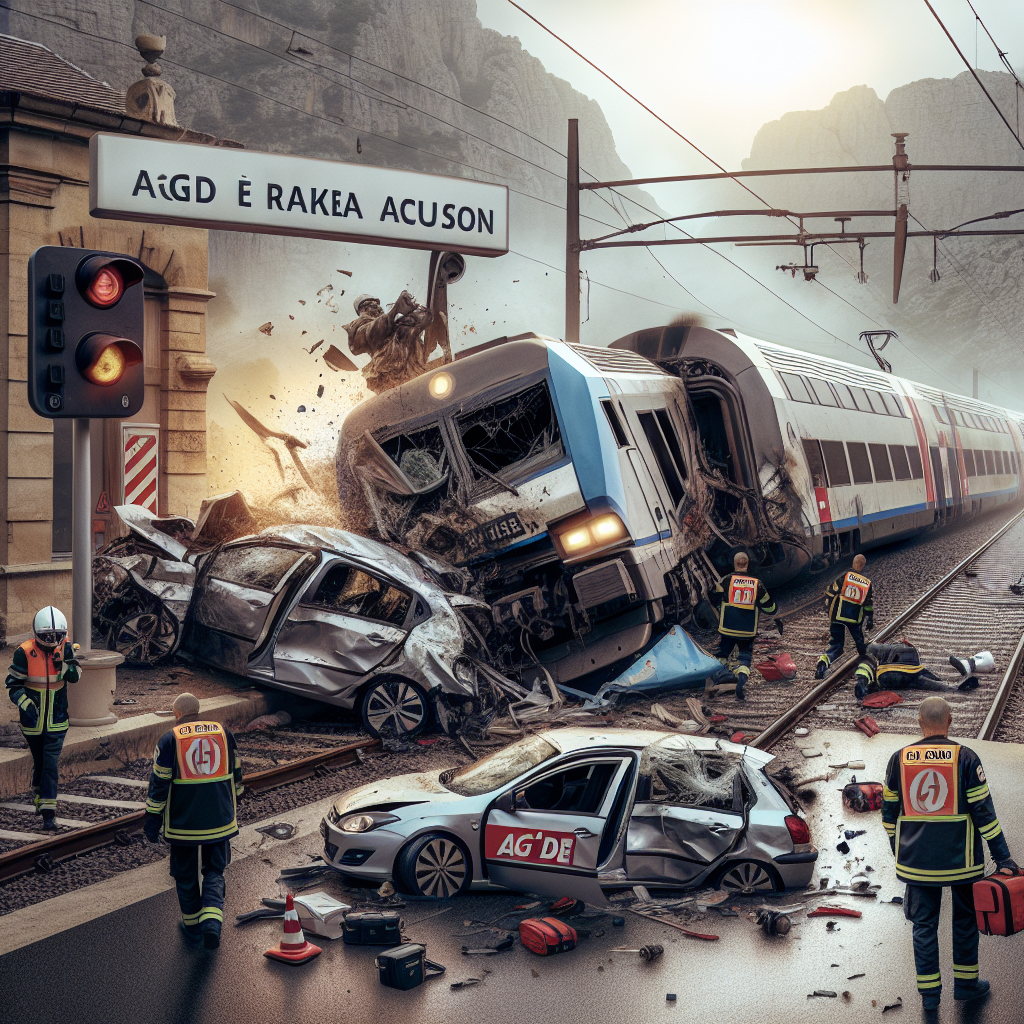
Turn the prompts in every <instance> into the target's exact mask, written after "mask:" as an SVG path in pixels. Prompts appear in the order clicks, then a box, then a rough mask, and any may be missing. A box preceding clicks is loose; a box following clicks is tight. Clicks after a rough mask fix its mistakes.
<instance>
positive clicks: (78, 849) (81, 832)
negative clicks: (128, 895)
mask: <svg viewBox="0 0 1024 1024" xmlns="http://www.w3.org/2000/svg"><path fill="white" fill-rule="evenodd" d="M379 746H380V740H371V739H366V740H357V741H356V742H355V743H348V744H346V745H345V746H343V747H335V748H334V749H332V750H324V751H321V752H320V753H318V754H310V755H309V756H308V757H302V758H299V759H298V760H295V761H288V762H286V763H285V764H282V765H279V766H278V767H275V768H268V769H267V770H266V771H262V772H253V773H252V774H251V775H244V776H243V777H242V784H243V785H244V786H245V787H246V788H248V789H251V790H254V791H256V792H262V791H265V790H270V789H277V788H278V787H279V786H287V785H290V784H291V783H294V782H299V781H301V780H303V779H308V778H310V777H311V776H313V775H315V774H316V773H317V772H318V771H320V770H322V769H324V768H330V767H336V766H341V765H349V764H354V763H355V762H357V761H358V760H359V753H360V751H362V750H368V749H370V748H373V747H379ZM145 816H146V812H145V811H134V812H133V813H132V814H124V815H122V816H121V817H119V818H112V819H111V820H110V821H101V822H97V823H96V824H95V825H89V826H87V827H86V828H81V829H76V830H75V831H74V832H70V833H67V834H65V835H60V836H53V837H52V838H50V839H43V840H40V842H38V843H29V844H28V845H26V846H21V847H18V848H17V849H15V850H10V851H8V852H7V853H3V854H0V882H7V881H10V880H11V879H12V878H17V877H19V876H20V875H24V874H27V873H28V872H30V871H33V870H35V871H39V872H40V873H41V874H45V873H47V872H48V871H52V870H53V868H55V867H56V866H57V864H59V863H60V862H61V861H64V860H69V859H70V858H72V857H77V856H79V855H80V854H83V853H88V852H89V851H91V850H96V849H99V848H100V847H102V846H109V845H110V844H111V843H118V844H120V845H122V846H130V845H131V843H132V841H133V840H132V833H133V832H137V831H138V826H140V825H141V824H142V822H143V819H144V818H145Z"/></svg>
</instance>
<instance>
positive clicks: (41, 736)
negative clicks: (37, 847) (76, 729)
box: [7, 605, 81, 832]
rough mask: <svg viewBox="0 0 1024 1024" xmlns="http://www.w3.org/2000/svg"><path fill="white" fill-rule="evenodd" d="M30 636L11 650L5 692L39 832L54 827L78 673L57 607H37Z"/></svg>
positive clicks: (62, 619) (62, 617) (50, 830)
mask: <svg viewBox="0 0 1024 1024" xmlns="http://www.w3.org/2000/svg"><path fill="white" fill-rule="evenodd" d="M32 633H33V638H32V639H31V640H26V641H25V642H24V643H23V644H22V645H21V646H20V647H18V648H17V650H15V652H14V659H13V661H12V662H11V667H10V670H9V671H8V673H7V693H8V695H9V696H10V698H11V702H12V703H13V704H16V705H17V707H18V711H19V712H20V725H21V731H22V733H23V734H24V736H25V741H26V742H27V743H28V749H29V750H30V751H31V752H32V795H33V797H34V798H35V805H36V814H41V815H42V817H43V831H44V832H55V831H56V830H57V824H56V822H55V821H54V817H55V816H56V814H57V762H58V761H59V760H60V752H61V748H62V747H63V746H64V737H65V735H66V734H67V731H68V687H67V684H68V683H77V682H78V680H79V677H80V675H81V672H80V670H79V664H78V661H77V659H76V658H75V649H74V647H73V646H72V645H70V644H69V643H68V639H67V637H68V620H67V619H65V618H64V616H63V614H62V613H61V611H60V609H59V608H54V607H53V606H52V605H48V606H47V607H46V608H40V609H39V611H37V612H36V614H35V618H34V619H33V620H32Z"/></svg>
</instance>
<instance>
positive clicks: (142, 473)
mask: <svg viewBox="0 0 1024 1024" xmlns="http://www.w3.org/2000/svg"><path fill="white" fill-rule="evenodd" d="M121 436H122V438H123V441H124V475H123V478H124V503H125V504H126V505H141V506H142V507H143V508H147V509H149V511H150V512H152V513H153V514H154V515H156V514H157V482H158V478H159V471H160V463H159V455H160V428H159V427H151V426H136V425H134V424H130V423H125V424H123V425H122V427H121Z"/></svg>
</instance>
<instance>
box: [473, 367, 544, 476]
mask: <svg viewBox="0 0 1024 1024" xmlns="http://www.w3.org/2000/svg"><path fill="white" fill-rule="evenodd" d="M455 424H456V431H457V433H458V435H459V439H460V440H461V441H462V446H463V448H464V449H465V452H466V457H467V458H468V459H469V464H470V467H471V468H472V470H473V475H474V476H475V477H476V479H478V480H479V479H480V478H481V477H484V478H487V477H491V476H493V475H495V474H497V473H501V472H503V471H505V470H509V469H511V468H513V467H517V468H526V467H528V466H533V465H537V464H540V463H543V462H547V461H549V460H550V459H554V458H558V457H560V456H561V455H562V453H563V448H562V437H561V433H560V431H559V429H558V419H557V418H556V416H555V409H554V404H553V403H552V401H551V395H550V394H549V392H548V386H547V384H546V383H545V382H544V381H541V382H540V383H539V384H534V385H533V386H532V387H529V388H526V389H525V390H524V391H520V392H518V393H517V394H515V395H512V396H510V397H509V398H505V399H502V400H501V401H500V402H495V403H494V404H493V405H486V406H484V407H483V408H482V409H477V410H475V411H474V412H471V413H467V414H466V415H465V416H459V417H456V420H455Z"/></svg>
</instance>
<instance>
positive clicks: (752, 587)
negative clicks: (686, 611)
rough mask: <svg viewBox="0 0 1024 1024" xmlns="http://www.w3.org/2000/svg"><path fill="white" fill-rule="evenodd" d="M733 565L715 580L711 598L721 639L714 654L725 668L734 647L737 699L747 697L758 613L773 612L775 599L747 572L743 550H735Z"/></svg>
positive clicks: (747, 560)
mask: <svg viewBox="0 0 1024 1024" xmlns="http://www.w3.org/2000/svg"><path fill="white" fill-rule="evenodd" d="M732 564H733V568H734V569H735V570H736V571H735V572H731V573H729V574H728V575H727V576H723V577H722V578H721V579H720V580H719V581H718V585H717V586H716V587H715V589H714V591H713V592H712V594H711V595H710V600H711V604H712V605H714V607H715V608H716V609H717V610H718V635H719V637H720V638H721V640H720V641H719V644H718V652H717V655H716V657H717V658H718V660H719V661H720V662H721V663H722V664H723V665H725V666H726V667H727V668H728V666H729V660H730V658H731V657H732V652H733V649H735V650H736V660H737V662H738V664H737V666H736V671H735V673H734V674H735V676H736V699H737V700H746V699H747V698H746V695H745V693H744V690H745V689H746V685H747V678H748V677H749V676H750V663H751V662H752V661H753V659H754V640H755V639H756V638H757V623H758V617H759V615H760V613H761V612H764V613H765V614H766V615H771V614H773V613H774V612H775V602H774V601H773V600H772V598H771V596H770V595H769V593H768V591H767V590H766V589H765V586H764V584H763V583H762V582H761V581H760V580H759V579H757V578H756V577H755V576H750V575H748V570H749V568H750V558H749V557H748V556H747V553H746V552H745V551H737V552H736V554H735V555H733V559H732Z"/></svg>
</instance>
